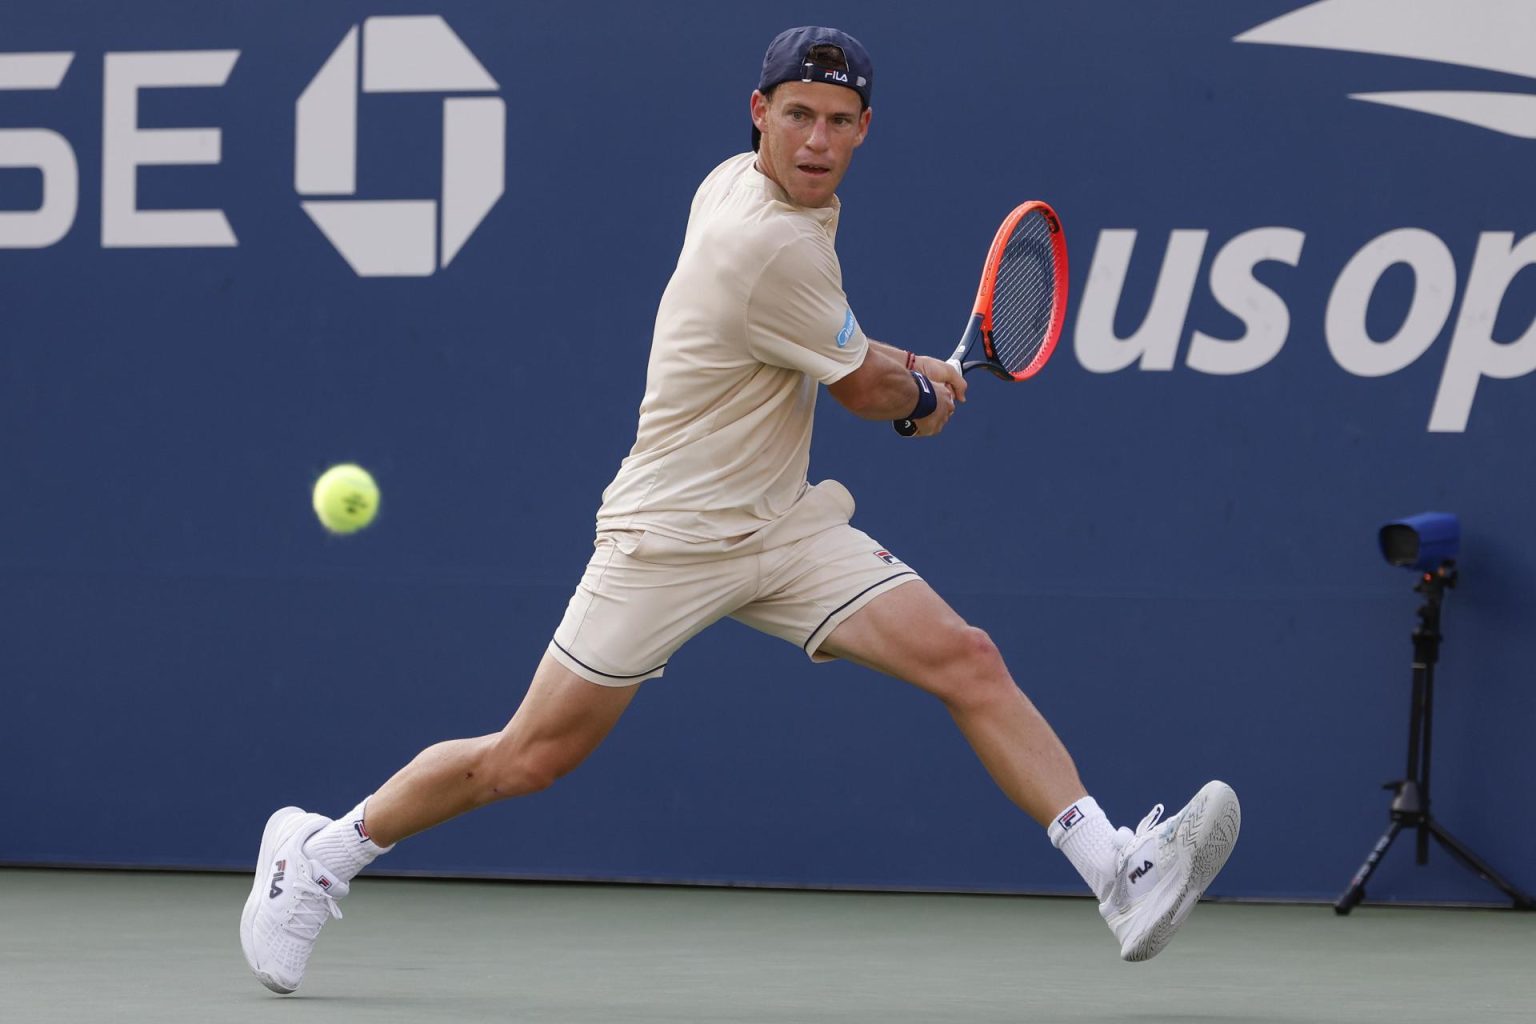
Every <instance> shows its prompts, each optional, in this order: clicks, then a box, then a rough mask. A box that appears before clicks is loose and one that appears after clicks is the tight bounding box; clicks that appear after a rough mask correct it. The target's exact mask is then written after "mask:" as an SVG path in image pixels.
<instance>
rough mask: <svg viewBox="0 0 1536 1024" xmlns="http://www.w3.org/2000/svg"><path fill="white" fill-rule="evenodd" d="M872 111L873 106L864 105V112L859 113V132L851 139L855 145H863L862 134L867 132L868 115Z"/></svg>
mask: <svg viewBox="0 0 1536 1024" xmlns="http://www.w3.org/2000/svg"><path fill="white" fill-rule="evenodd" d="M873 112H874V108H873V107H865V108H864V112H863V113H862V114H860V115H859V134H858V137H857V138H855V139H854V140H853V144H854V145H855V146H862V145H864V136H866V135H868V134H869V117H870V114H872V113H873Z"/></svg>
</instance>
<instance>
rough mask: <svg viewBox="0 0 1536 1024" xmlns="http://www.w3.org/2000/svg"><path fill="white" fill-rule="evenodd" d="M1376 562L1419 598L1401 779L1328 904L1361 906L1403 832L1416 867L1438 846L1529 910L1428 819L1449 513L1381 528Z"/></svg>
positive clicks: (1452, 529)
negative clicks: (1403, 573)
mask: <svg viewBox="0 0 1536 1024" xmlns="http://www.w3.org/2000/svg"><path fill="white" fill-rule="evenodd" d="M1379 540H1380V543H1381V554H1382V557H1383V558H1385V559H1386V560H1387V562H1388V563H1389V564H1391V565H1395V566H1399V567H1401V568H1404V569H1412V570H1414V571H1415V572H1417V573H1419V574H1420V575H1419V582H1418V583H1417V584H1416V585H1415V586H1414V588H1413V589H1414V592H1415V593H1419V594H1423V595H1424V602H1423V604H1421V605H1419V609H1418V618H1419V624H1418V626H1417V627H1416V628H1415V629H1414V631H1413V698H1412V703H1411V705H1410V708H1409V715H1408V776H1407V778H1404V779H1398V780H1396V781H1394V782H1389V783H1387V784H1386V787H1385V788H1387V789H1390V790H1393V791H1394V795H1393V797H1392V810H1391V824H1390V825H1388V827H1387V831H1386V832H1384V833H1383V834H1382V836H1381V838H1380V839H1378V840H1377V841H1376V845H1375V846H1374V847H1373V848H1372V849H1371V852H1370V855H1369V856H1367V857H1366V859H1365V863H1364V864H1362V865H1361V866H1360V870H1359V871H1357V872H1355V877H1354V878H1352V879H1350V883H1349V888H1348V889H1346V890H1344V894H1343V895H1342V896H1340V897H1339V898H1338V901H1337V902H1335V903H1334V905H1333V909H1334V911H1335V912H1336V913H1339V914H1347V913H1349V912H1350V911H1351V910H1353V909H1354V908H1355V906H1357V905H1358V904H1359V903H1360V901H1361V900H1363V899H1365V883H1366V882H1367V881H1369V880H1370V877H1371V875H1372V874H1373V873H1374V872H1375V871H1376V868H1377V866H1378V865H1379V864H1380V863H1381V859H1382V857H1384V856H1386V853H1387V850H1388V849H1389V848H1390V847H1391V846H1392V841H1393V840H1394V839H1396V838H1397V835H1398V833H1399V832H1401V831H1402V830H1403V829H1404V828H1412V829H1416V830H1417V832H1418V835H1417V844H1416V846H1417V849H1416V853H1417V856H1416V857H1415V860H1416V861H1417V862H1418V863H1419V864H1427V863H1429V840H1430V839H1431V838H1434V840H1435V841H1436V842H1438V843H1439V844H1440V845H1441V846H1443V847H1445V849H1446V850H1447V851H1448V852H1449V853H1450V854H1451V856H1452V857H1454V858H1455V859H1456V860H1457V861H1459V862H1460V863H1461V864H1462V865H1463V866H1465V867H1467V868H1469V869H1470V870H1471V871H1472V872H1473V873H1474V874H1476V875H1477V876H1478V877H1479V878H1481V879H1483V880H1484V881H1486V882H1488V883H1490V884H1492V885H1494V886H1496V887H1497V888H1498V889H1499V890H1500V891H1501V892H1503V893H1504V895H1505V896H1507V897H1509V900H1510V903H1511V905H1512V906H1514V907H1515V908H1517V909H1520V910H1530V909H1532V908H1533V907H1536V902H1533V901H1532V899H1531V897H1530V896H1528V895H1527V894H1526V893H1524V892H1522V891H1520V890H1519V889H1518V888H1516V887H1515V886H1514V885H1513V884H1512V883H1511V882H1509V881H1508V880H1507V879H1505V878H1504V877H1503V876H1501V875H1499V874H1498V873H1497V872H1496V871H1494V870H1493V868H1491V867H1489V866H1488V865H1487V864H1486V863H1485V862H1484V861H1483V860H1482V859H1481V858H1479V857H1478V856H1477V855H1476V854H1475V853H1473V852H1472V851H1471V850H1470V849H1468V848H1467V847H1466V846H1465V845H1463V844H1462V843H1461V842H1460V841H1459V840H1457V839H1456V838H1455V837H1454V836H1452V835H1451V834H1450V833H1449V832H1447V831H1446V830H1445V828H1444V827H1443V826H1442V825H1441V824H1440V823H1439V822H1438V821H1436V820H1435V819H1434V817H1433V816H1432V815H1431V814H1430V813H1429V754H1430V741H1431V739H1432V738H1433V730H1432V728H1431V726H1432V723H1433V716H1434V694H1435V663H1436V662H1437V661H1438V660H1439V658H1440V639H1441V635H1440V603H1441V601H1442V600H1443V599H1444V597H1445V592H1446V591H1447V590H1449V589H1451V588H1452V587H1455V586H1456V561H1455V560H1456V556H1457V555H1458V554H1459V553H1460V548H1461V523H1460V522H1459V521H1458V520H1457V518H1456V517H1455V516H1454V515H1452V514H1451V513H1449V512H1420V513H1419V514H1418V515H1413V516H1408V517H1407V518H1406V519H1397V520H1393V521H1392V522H1390V523H1387V524H1386V525H1385V526H1383V527H1382V528H1381V534H1380V537H1379Z"/></svg>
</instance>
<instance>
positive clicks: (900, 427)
mask: <svg viewBox="0 0 1536 1024" xmlns="http://www.w3.org/2000/svg"><path fill="white" fill-rule="evenodd" d="M1066 319H1067V240H1066V237H1065V236H1064V235H1063V234H1062V231H1061V221H1060V220H1058V219H1057V217H1056V211H1055V210H1053V209H1051V208H1050V206H1049V205H1048V204H1046V203H1042V202H1040V201H1039V200H1030V201H1029V202H1027V203H1021V204H1020V205H1019V206H1017V207H1015V208H1014V211H1013V212H1012V213H1010V214H1009V215H1008V217H1007V219H1006V220H1004V221H1003V224H1002V226H1001V227H999V228H998V229H997V236H996V237H995V238H993V239H992V248H991V249H989V250H987V263H986V266H985V267H983V268H982V271H981V287H980V288H978V289H977V290H976V306H975V308H974V309H972V311H971V319H970V322H969V323H967V324H966V325H965V335H964V336H963V337H962V338H961V339H960V345H959V347H958V348H956V349H955V354H954V355H952V356H950V357H949V364H950V365H951V366H953V367H954V368H955V369H957V370H959V371H960V372H961V373H970V372H971V371H972V370H975V369H977V368H981V369H985V370H989V371H991V372H992V374H993V375H994V376H996V377H1000V378H1002V379H1003V380H1028V379H1029V378H1031V377H1033V376H1034V375H1035V374H1037V373H1039V372H1040V368H1041V367H1043V366H1044V365H1045V363H1046V360H1048V359H1050V358H1051V353H1052V352H1054V351H1055V350H1056V342H1057V341H1058V340H1060V338H1061V327H1062V324H1064V323H1065V322H1066ZM978 342H980V345H979V346H978V344H977V343H978ZM978 347H979V349H980V351H977V349H978ZM895 427H896V432H897V433H898V434H901V435H902V436H903V437H911V436H912V435H913V434H915V433H917V424H916V423H914V422H913V421H912V420H896V421H895Z"/></svg>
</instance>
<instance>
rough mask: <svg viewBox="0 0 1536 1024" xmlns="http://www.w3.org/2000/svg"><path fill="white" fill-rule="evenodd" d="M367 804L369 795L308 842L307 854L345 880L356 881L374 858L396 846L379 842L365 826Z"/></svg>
mask: <svg viewBox="0 0 1536 1024" xmlns="http://www.w3.org/2000/svg"><path fill="white" fill-rule="evenodd" d="M367 805H368V800H367V798H366V797H365V798H364V799H363V802H362V803H360V804H358V805H357V806H356V807H354V808H352V813H350V814H344V815H342V816H341V817H339V818H337V819H336V820H335V821H333V822H331V823H330V824H329V825H327V826H325V828H323V829H321V830H320V831H319V832H316V833H315V834H314V835H312V836H310V837H309V838H308V839H306V840H305V841H304V853H305V855H306V856H309V857H313V858H314V859H315V860H317V861H319V862H320V863H321V864H324V865H325V866H326V867H327V868H328V869H329V870H330V871H331V873H332V874H335V875H339V876H340V877H341V880H342V881H343V882H350V881H352V879H354V878H356V877H357V873H358V872H359V871H361V870H363V868H365V867H367V866H368V865H369V864H372V863H373V858H375V857H377V856H378V855H379V854H381V853H388V852H389V851H390V850H393V849H394V847H393V846H380V845H379V844H378V843H375V842H374V841H373V839H372V838H371V837H370V836H369V835H368V830H367V829H366V828H364V827H363V808H364V807H366V806H367Z"/></svg>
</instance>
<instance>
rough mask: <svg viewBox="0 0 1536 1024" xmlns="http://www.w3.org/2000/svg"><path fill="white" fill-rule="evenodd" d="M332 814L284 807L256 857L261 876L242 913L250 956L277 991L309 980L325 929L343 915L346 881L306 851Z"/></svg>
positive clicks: (271, 821)
mask: <svg viewBox="0 0 1536 1024" xmlns="http://www.w3.org/2000/svg"><path fill="white" fill-rule="evenodd" d="M330 823H331V819H330V818H327V817H325V816H324V815H320V814H310V813H307V812H305V811H303V810H301V809H300V808H297V807H284V808H283V809H282V810H280V811H277V812H275V813H274V814H273V815H272V817H270V818H268V819H267V827H266V830H265V831H263V832H262V834H261V853H260V855H259V856H258V857H257V858H256V880H255V882H253V883H252V885H251V895H250V896H249V897H248V898H247V899H246V901H245V912H244V913H242V914H241V915H240V946H241V948H243V949H244V950H245V962H246V963H248V964H250V965H251V970H252V971H253V972H255V974H256V977H257V978H259V979H260V980H261V983H262V984H263V985H265V986H267V988H269V989H271V990H272V991H273V992H281V993H284V994H286V993H289V992H292V991H293V990H294V989H296V988H298V987H299V982H301V981H303V980H304V968H305V966H306V965H307V964H308V963H309V954H310V953H312V952H314V949H315V940H316V939H317V938H319V937H320V929H321V928H322V927H324V925H325V922H326V921H328V920H330V919H331V918H333V917H335V918H340V917H341V909H340V908H339V907H337V906H336V901H337V900H338V899H340V898H341V897H343V896H345V895H346V894H347V883H346V882H343V881H342V880H341V879H340V878H337V877H336V875H335V874H334V873H333V872H331V871H329V870H328V869H327V868H326V867H325V865H323V864H321V863H320V862H319V861H316V860H313V859H311V858H309V857H306V856H305V855H304V850H303V846H304V841H305V840H306V839H308V838H309V837H310V836H312V835H314V834H315V833H316V832H318V831H320V830H321V829H322V828H324V827H325V826H327V825H329V824H330Z"/></svg>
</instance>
